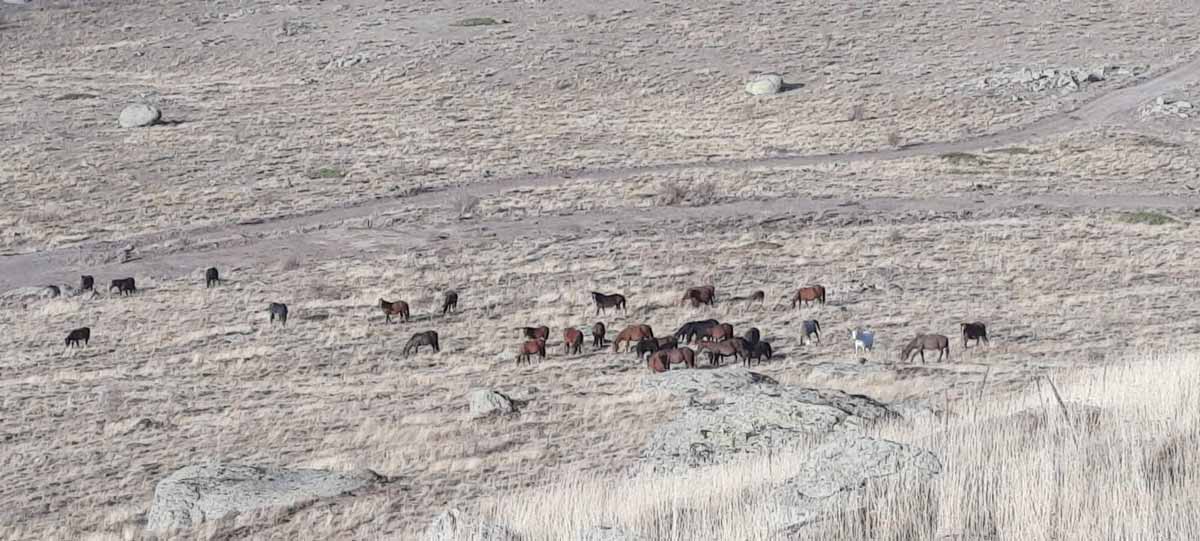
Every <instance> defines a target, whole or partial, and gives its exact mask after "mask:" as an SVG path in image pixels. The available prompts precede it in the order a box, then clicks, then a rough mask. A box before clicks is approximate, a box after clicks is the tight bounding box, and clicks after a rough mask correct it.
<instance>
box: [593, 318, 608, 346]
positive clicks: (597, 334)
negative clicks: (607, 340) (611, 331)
mask: <svg viewBox="0 0 1200 541" xmlns="http://www.w3.org/2000/svg"><path fill="white" fill-rule="evenodd" d="M607 332H608V329H606V328H605V327H604V323H601V322H599V321H597V322H596V324H595V325H592V349H604V334H605V333H607Z"/></svg>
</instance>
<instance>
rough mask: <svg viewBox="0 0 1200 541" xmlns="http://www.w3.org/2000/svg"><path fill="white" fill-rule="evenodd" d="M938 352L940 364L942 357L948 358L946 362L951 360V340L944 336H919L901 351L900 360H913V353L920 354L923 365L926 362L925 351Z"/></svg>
mask: <svg viewBox="0 0 1200 541" xmlns="http://www.w3.org/2000/svg"><path fill="white" fill-rule="evenodd" d="M927 349H930V350H937V352H938V358H937V360H938V362H941V360H942V355H945V356H946V360H947V361H948V360H950V339H949V338H946V335H944V334H918V335H917V336H916V337H914V338H913V339H912V341H911V342H909V343H908V345H907V346H904V349H903V350H901V351H900V360H901V361H909V360H911V359H912V354H913V352H914V351H915V352H920V354H921V363H924V362H925V350H927Z"/></svg>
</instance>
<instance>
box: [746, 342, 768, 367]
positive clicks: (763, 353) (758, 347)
mask: <svg viewBox="0 0 1200 541" xmlns="http://www.w3.org/2000/svg"><path fill="white" fill-rule="evenodd" d="M771 354H772V352H771V343H770V342H768V341H766V340H762V341H759V342H756V343H754V344H753V345H751V346H750V355H748V356H747V357H746V366H750V361H751V360H752V359H753V360H757V361H759V362H760V363H761V362H762V361H763V360H766V361H769V360H771ZM760 359H761V360H760Z"/></svg>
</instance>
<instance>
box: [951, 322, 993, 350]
mask: <svg viewBox="0 0 1200 541" xmlns="http://www.w3.org/2000/svg"><path fill="white" fill-rule="evenodd" d="M958 326H959V327H962V340H963V349H967V340H974V341H975V345H976V346H978V345H979V343H980V341H982V342H983V343H985V344H987V345H989V346H990V345H992V343H991V342H990V341H988V337H987V325H984V324H983V322H982V321H976V322H974V323H959V324H958Z"/></svg>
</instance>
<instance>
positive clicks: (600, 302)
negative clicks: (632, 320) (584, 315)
mask: <svg viewBox="0 0 1200 541" xmlns="http://www.w3.org/2000/svg"><path fill="white" fill-rule="evenodd" d="M592 301H593V302H595V303H596V315H600V313H601V312H602V311H604V309H606V308H617V309H620V310H621V311H622V312H625V313H626V314H628V313H629V310H626V309H625V296H624V295H622V294H620V293H613V294H612V295H606V294H604V293H597V292H595V291H593V292H592Z"/></svg>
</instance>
